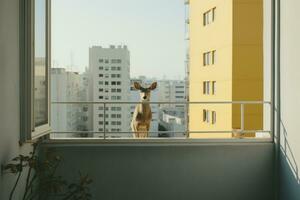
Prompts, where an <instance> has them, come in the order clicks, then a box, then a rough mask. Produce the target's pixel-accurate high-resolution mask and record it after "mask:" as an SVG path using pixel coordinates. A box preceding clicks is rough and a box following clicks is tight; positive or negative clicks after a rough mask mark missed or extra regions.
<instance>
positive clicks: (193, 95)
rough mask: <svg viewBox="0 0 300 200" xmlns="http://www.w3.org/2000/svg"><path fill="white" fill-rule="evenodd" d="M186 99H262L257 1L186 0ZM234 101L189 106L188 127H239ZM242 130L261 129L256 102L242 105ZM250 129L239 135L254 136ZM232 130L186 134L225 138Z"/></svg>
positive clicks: (260, 113)
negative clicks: (188, 49) (187, 82)
mask: <svg viewBox="0 0 300 200" xmlns="http://www.w3.org/2000/svg"><path fill="white" fill-rule="evenodd" d="M188 3H189V7H190V14H189V16H190V19H189V34H190V36H189V38H190V63H189V65H190V70H189V72H190V73H189V80H190V88H189V100H190V101H258V100H259V101H261V100H263V1H261V0H226V1H220V0H189V1H188ZM240 112H241V111H240V105H231V104H228V105H190V107H189V129H190V131H206V130H207V131H212V130H214V131H222V130H228V131H231V130H240V129H241V113H240ZM244 116H245V130H261V129H262V128H263V108H262V106H261V105H246V106H245V115H244ZM254 135H255V134H254V133H251V134H246V135H244V136H254ZM232 136H236V135H235V134H233V135H232V134H229V133H224V134H216V133H212V134H190V137H191V138H228V137H232Z"/></svg>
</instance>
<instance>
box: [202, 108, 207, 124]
mask: <svg viewBox="0 0 300 200" xmlns="http://www.w3.org/2000/svg"><path fill="white" fill-rule="evenodd" d="M206 119H207V110H203V122H206Z"/></svg>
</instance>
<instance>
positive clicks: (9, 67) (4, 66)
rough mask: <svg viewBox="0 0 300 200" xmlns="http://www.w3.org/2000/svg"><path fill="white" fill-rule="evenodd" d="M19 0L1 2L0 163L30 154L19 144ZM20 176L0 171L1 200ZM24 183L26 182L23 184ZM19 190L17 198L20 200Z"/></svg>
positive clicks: (27, 149) (28, 147)
mask: <svg viewBox="0 0 300 200" xmlns="http://www.w3.org/2000/svg"><path fill="white" fill-rule="evenodd" d="M18 13H19V1H18V0H1V1H0V111H1V112H0V164H5V163H7V162H8V161H9V160H10V159H11V158H13V157H15V156H17V155H19V154H26V153H27V152H28V151H30V146H29V145H24V146H23V147H19V144H18V141H19V135H20V126H19V124H20V120H19V112H20V111H19V14H18ZM15 178H16V177H14V176H11V175H7V174H0V199H8V195H9V192H10V190H11V188H12V186H13V182H14V180H15ZM21 184H22V183H21ZM18 196H19V190H17V195H16V196H15V198H14V199H20V198H18Z"/></svg>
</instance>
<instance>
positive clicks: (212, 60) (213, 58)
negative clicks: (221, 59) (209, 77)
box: [211, 50, 216, 65]
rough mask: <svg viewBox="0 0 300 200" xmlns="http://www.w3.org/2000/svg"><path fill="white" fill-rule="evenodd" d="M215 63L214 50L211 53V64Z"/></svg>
mask: <svg viewBox="0 0 300 200" xmlns="http://www.w3.org/2000/svg"><path fill="white" fill-rule="evenodd" d="M215 63H216V50H214V51H212V52H211V64H212V65H214V64H215Z"/></svg>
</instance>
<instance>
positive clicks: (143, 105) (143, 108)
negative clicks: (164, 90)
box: [140, 102, 150, 113]
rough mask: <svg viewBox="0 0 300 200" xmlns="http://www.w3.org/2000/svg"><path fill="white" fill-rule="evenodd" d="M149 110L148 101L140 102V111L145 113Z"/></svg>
mask: <svg viewBox="0 0 300 200" xmlns="http://www.w3.org/2000/svg"><path fill="white" fill-rule="evenodd" d="M149 110H150V105H149V102H142V103H141V104H140V112H141V113H146V112H148V111H149Z"/></svg>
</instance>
